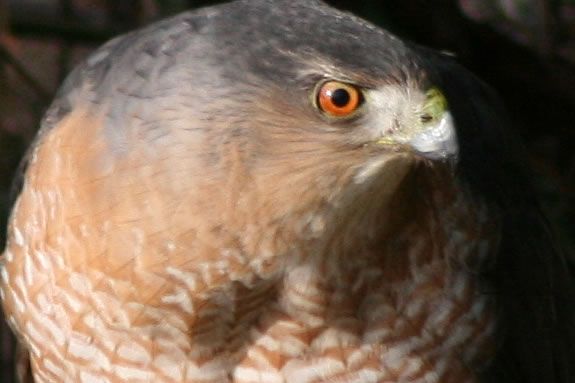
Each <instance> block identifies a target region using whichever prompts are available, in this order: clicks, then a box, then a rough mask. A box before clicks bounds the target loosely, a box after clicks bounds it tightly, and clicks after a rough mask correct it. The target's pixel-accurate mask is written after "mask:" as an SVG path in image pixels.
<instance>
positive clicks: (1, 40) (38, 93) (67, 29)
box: [0, 0, 575, 383]
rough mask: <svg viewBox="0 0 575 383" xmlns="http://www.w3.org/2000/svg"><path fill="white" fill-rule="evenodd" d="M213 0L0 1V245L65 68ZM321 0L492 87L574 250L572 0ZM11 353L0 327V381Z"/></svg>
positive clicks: (7, 378) (7, 377) (8, 370)
mask: <svg viewBox="0 0 575 383" xmlns="http://www.w3.org/2000/svg"><path fill="white" fill-rule="evenodd" d="M216 2H219V1H213V0H212V1H205V0H204V1H202V0H0V249H2V248H3V246H4V240H5V223H6V216H7V212H8V209H9V189H10V182H11V179H12V177H13V176H14V173H15V171H16V169H17V166H18V162H19V160H20V158H21V157H22V155H23V152H24V150H25V149H26V147H27V145H28V144H29V143H30V140H31V139H32V138H33V136H34V133H35V131H36V130H37V128H38V122H39V120H40V118H41V116H42V114H43V112H44V111H45V110H46V107H47V105H48V104H49V102H50V100H51V98H52V96H53V94H54V92H55V91H56V89H57V87H58V84H60V83H61V81H62V80H63V79H64V77H65V76H66V74H67V73H68V72H69V71H70V70H71V69H72V68H73V67H74V65H75V64H76V63H78V62H79V61H80V60H82V59H83V58H84V57H86V55H88V54H89V53H90V52H91V51H92V50H93V49H94V48H96V47H97V46H99V45H100V44H102V43H103V42H104V41H106V40H107V39H109V38H111V37H113V36H115V35H117V34H119V33H122V32H124V31H127V30H130V29H133V28H136V27H138V26H141V25H143V24H146V23H149V22H151V21H153V20H156V19H159V18H162V17H165V16H168V15H170V14H173V13H177V12H180V11H183V10H185V9H189V8H195V7H199V6H205V5H210V4H213V3H216ZM327 2H328V3H331V4H333V5H335V6H337V7H339V8H343V9H348V10H350V11H352V12H354V13H356V14H358V15H360V16H362V17H364V18H366V19H368V20H371V21H373V22H374V23H377V24H379V25H382V26H384V27H385V28H387V29H390V30H391V31H393V32H395V33H396V34H399V35H400V36H402V37H403V38H407V39H410V40H412V41H415V42H417V43H419V44H423V45H428V46H431V47H433V48H436V49H438V50H443V51H448V52H451V53H452V54H454V55H455V56H456V57H457V58H458V60H459V61H460V62H461V63H462V64H464V65H465V66H467V67H468V68H469V69H471V70H472V71H473V72H475V73H476V74H477V75H478V76H479V77H481V78H482V79H483V80H485V81H486V82H487V83H488V84H490V85H491V86H493V87H494V88H495V89H497V91H498V92H499V94H500V95H501V96H502V98H503V100H504V102H505V103H506V106H507V108H508V110H509V112H510V114H511V116H512V119H513V121H514V123H515V125H516V128H517V130H518V131H519V133H520V134H521V136H522V137H523V139H524V142H525V144H526V145H527V148H528V152H529V153H530V158H526V159H525V161H529V163H530V165H531V167H532V168H533V170H534V172H533V177H534V181H535V184H536V186H537V187H538V190H539V193H540V196H541V201H542V203H543V207H544V210H545V212H546V214H547V216H548V217H549V219H550V221H551V224H552V226H553V227H554V229H555V231H556V232H557V235H558V238H559V241H560V243H561V245H562V247H563V248H564V249H565V250H566V251H567V252H568V253H569V254H574V253H575V0H377V1H375V0H363V1H361V0H332V1H327ZM238 22H240V21H238ZM12 354H13V342H12V338H11V337H10V336H9V333H8V330H7V328H6V327H5V326H4V327H1V328H0V382H6V383H9V382H12V376H13V370H12Z"/></svg>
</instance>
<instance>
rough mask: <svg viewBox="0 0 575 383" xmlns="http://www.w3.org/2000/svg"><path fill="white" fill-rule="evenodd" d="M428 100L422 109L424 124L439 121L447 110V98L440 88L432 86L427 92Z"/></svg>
mask: <svg viewBox="0 0 575 383" xmlns="http://www.w3.org/2000/svg"><path fill="white" fill-rule="evenodd" d="M425 97H426V101H425V104H424V105H423V109H422V111H421V121H422V122H423V124H424V125H428V124H431V123H435V122H437V121H438V120H439V119H440V118H441V117H443V115H444V113H445V112H446V111H447V99H446V98H445V96H444V95H443V93H442V92H441V91H440V90H439V89H438V88H435V87H434V88H431V89H429V90H428V91H427V92H426V93H425Z"/></svg>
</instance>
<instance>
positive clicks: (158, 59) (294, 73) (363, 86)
mask: <svg viewBox="0 0 575 383" xmlns="http://www.w3.org/2000/svg"><path fill="white" fill-rule="evenodd" d="M418 52H419V51H418V48H415V47H411V46H410V45H408V44H406V43H404V42H403V41H401V40H399V39H398V38H396V37H394V36H393V35H391V34H389V33H388V32H386V31H384V30H382V29H379V28H377V27H375V26H373V25H371V24H369V23H367V22H365V21H363V20H361V19H359V18H356V17H355V16H353V15H350V14H347V13H343V12H340V11H337V10H335V9H333V8H330V7H328V6H326V5H325V4H323V3H322V2H319V1H303V0H296V1H269V0H244V1H236V2H233V3H229V4H227V5H224V6H218V7H214V8H205V9H203V10H201V11H199V12H194V13H188V14H183V15H180V16H177V17H176V18H175V19H172V20H171V21H168V22H166V23H164V24H162V23H160V24H157V25H153V26H151V27H150V28H148V29H144V30H143V31H141V32H137V33H136V34H133V35H129V36H127V37H126V38H124V40H116V41H113V42H111V43H110V44H109V45H108V46H106V47H104V48H103V50H102V52H100V53H96V54H95V55H94V56H93V57H92V58H91V59H89V60H88V62H87V64H86V67H85V68H84V70H85V71H88V72H91V73H92V78H96V79H98V78H100V79H101V81H100V82H95V87H94V89H93V92H94V93H95V94H96V95H98V97H100V98H103V99H106V100H108V101H109V102H107V103H106V106H105V109H104V112H105V116H106V117H105V119H106V124H105V126H106V128H105V129H106V133H105V134H106V137H107V138H108V142H109V149H110V150H111V151H112V152H113V153H114V156H115V157H116V158H118V159H119V160H120V161H124V160H126V159H127V161H128V162H130V161H132V162H133V163H141V162H142V161H144V162H145V163H147V164H148V165H147V166H145V167H142V171H144V170H145V171H146V172H147V173H146V174H153V178H149V177H148V176H142V174H140V173H137V172H136V173H135V172H134V165H126V166H124V167H123V168H125V169H127V172H124V173H122V172H121V171H118V170H117V171H116V175H117V176H118V177H119V178H121V180H120V181H119V182H120V183H126V184H129V185H143V186H142V187H139V188H138V191H137V193H138V195H142V193H144V194H145V193H148V192H149V191H150V190H154V193H157V194H158V196H157V197H154V201H165V203H163V205H162V207H161V209H159V210H161V211H163V212H164V213H163V214H164V215H165V219H164V218H158V217H155V218H154V219H156V220H158V219H159V220H160V221H162V220H165V221H166V222H167V224H169V225H170V226H171V227H179V225H180V224H181V225H182V227H188V228H189V230H188V231H189V232H199V231H201V232H205V233H208V234H206V235H204V238H206V237H207V238H212V239H213V241H214V243H215V242H217V241H220V240H221V238H224V237H226V238H229V240H228V242H229V243H231V242H239V243H242V248H243V249H244V251H245V252H246V253H248V254H251V253H258V252H261V253H268V254H271V253H274V254H278V253H281V252H282V251H287V250H286V249H288V248H289V247H290V243H293V242H294V241H299V240H300V239H301V238H302V237H305V238H309V239H310V240H311V241H315V240H317V239H318V238H319V239H326V238H327V239H328V238H331V237H334V235H328V233H332V234H333V233H341V229H342V227H356V228H358V229H359V230H360V231H361V232H362V233H371V234H369V235H371V236H372V237H377V236H380V235H381V232H382V230H384V229H385V227H386V226H387V225H386V222H390V221H391V218H390V217H391V216H392V215H394V214H395V216H396V218H397V216H398V215H399V216H406V214H403V213H401V214H400V213H399V212H400V211H402V210H401V209H400V208H399V205H402V206H403V205H405V203H406V202H405V201H403V202H401V201H397V200H394V198H396V196H397V195H398V193H397V190H399V189H400V188H402V187H405V186H403V185H404V184H405V180H406V179H408V178H409V177H407V176H408V175H410V174H412V173H413V171H414V169H418V168H421V166H423V167H427V168H433V167H435V166H436V165H439V167H443V166H444V165H445V167H449V166H450V164H452V163H454V162H455V160H456V159H457V155H458V144H457V139H456V132H455V127H454V122H453V119H452V117H451V113H450V108H449V105H448V101H447V99H446V96H445V95H444V93H443V91H442V89H441V87H440V86H439V85H438V84H436V81H435V74H434V73H433V71H432V70H430V69H429V68H430V67H431V65H428V64H427V63H426V60H425V58H424V57H422V56H423V55H422V54H421V53H418ZM111 53H114V54H115V55H116V56H115V60H114V61H113V62H110V60H106V57H107V56H108V55H110V54H111ZM105 71H108V74H107V75H101V76H100V75H99V73H100V72H105ZM119 73H122V76H120V75H118V74H119ZM106 155H107V154H106ZM130 158H131V160H130ZM143 159H144V160H143ZM108 162H109V161H108ZM93 163H100V162H99V161H90V164H93ZM130 163H131V162H130ZM90 166H93V165H90ZM138 166H139V165H138ZM116 168H118V167H116ZM134 177H135V179H134V180H133V181H129V180H130V179H131V178H134ZM411 178H413V177H411ZM149 184H154V185H156V186H150V185H149ZM116 185H117V184H116ZM116 187H117V186H116ZM129 187H131V186H129ZM134 193H136V192H134ZM401 194H403V195H411V194H409V193H401ZM158 203H159V202H158ZM156 211H158V210H156ZM374 212H375V213H376V214H373V213H374ZM155 214H156V216H157V213H155ZM373 217H375V218H373ZM365 219H368V220H370V221H369V223H367V224H366V223H365ZM396 226H397V225H396ZM222 232H226V233H227V235H222ZM214 233H215V234H214ZM296 237H297V238H296ZM269 242H273V244H269ZM263 243H268V245H263ZM279 243H281V244H282V245H279ZM272 247H273V249H274V250H273V251H272V250H265V249H266V248H267V249H269V248H272ZM280 247H281V248H280ZM262 249H264V250H262Z"/></svg>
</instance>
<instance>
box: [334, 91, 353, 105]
mask: <svg viewBox="0 0 575 383" xmlns="http://www.w3.org/2000/svg"><path fill="white" fill-rule="evenodd" d="M350 99H351V96H350V95H349V92H348V91H347V90H345V89H342V88H339V89H336V90H334V91H333V93H332V94H331V102H333V104H334V105H335V106H337V107H338V108H343V107H344V106H346V105H347V104H349V101H350Z"/></svg>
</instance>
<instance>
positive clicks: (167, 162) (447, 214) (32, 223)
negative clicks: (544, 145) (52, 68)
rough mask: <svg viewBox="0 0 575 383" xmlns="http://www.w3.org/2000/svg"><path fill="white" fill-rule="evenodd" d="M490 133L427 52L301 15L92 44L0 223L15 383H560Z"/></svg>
mask: <svg viewBox="0 0 575 383" xmlns="http://www.w3.org/2000/svg"><path fill="white" fill-rule="evenodd" d="M508 125H509V123H508V121H507V119H506V117H505V112H504V111H503V110H502V108H501V107H500V106H499V102H498V101H497V97H496V96H495V95H494V94H493V92H492V91H491V90H490V89H489V88H488V87H487V86H485V85H484V84H483V83H481V82H480V81H479V80H477V79H476V78H475V77H473V75H471V74H470V73H468V72H467V71H466V70H464V69H463V68H461V67H460V66H459V65H458V64H456V63H455V62H453V60H452V58H450V57H447V56H445V55H442V54H440V53H437V52H435V51H432V50H430V49H426V48H423V47H419V46H417V45H414V44H411V43H408V42H405V41H402V40H401V39H399V38H397V37H395V36H393V35H392V34H390V33H388V32H386V31H385V30H382V29H380V28H378V27H376V26H374V25H372V24H370V23H368V22H366V21H363V20H361V19H359V18H357V17H355V16H353V15H351V14H348V13H345V12H341V11H338V10H335V9H332V8H330V7H328V6H327V5H326V4H324V3H322V2H321V1H315V0H289V1H287V0H274V1H272V0H239V1H235V2H231V3H227V4H224V5H218V6H214V7H208V8H203V9H199V10H196V11H191V12H187V13H183V14H180V15H178V16H175V17H173V18H171V19H168V20H165V21H160V22H158V23H155V24H152V25H150V26H148V27H146V28H144V29H141V30H138V31H135V32H132V33H129V34H126V35H124V36H121V37H118V38H116V39H114V40H112V41H110V42H109V43H107V44H105V45H104V46H103V47H102V48H100V49H99V50H97V51H96V52H95V53H94V54H92V55H91V56H90V57H89V58H88V59H87V60H86V61H85V63H84V64H83V65H81V66H80V67H79V68H77V69H76V70H75V71H74V72H73V73H72V74H71V75H70V76H69V78H68V79H67V80H66V82H65V83H64V85H63V87H62V88H61V90H60V92H59V94H58V96H57V98H56V100H55V101H54V103H53V105H52V106H51V108H50V109H49V111H48V113H47V115H46V117H45V119H44V120H43V124H42V127H41V130H40V133H39V134H38V137H37V139H36V141H35V143H34V145H33V147H32V148H31V150H30V152H29V155H28V156H27V161H26V166H25V168H26V169H25V171H24V174H23V176H22V184H21V187H20V190H19V193H18V196H17V199H16V201H15V204H14V206H13V209H12V213H11V218H10V223H9V229H8V244H7V246H6V249H5V251H4V253H3V257H2V262H3V266H2V272H1V276H2V278H1V279H2V285H1V290H2V295H3V304H4V309H5V312H6V317H7V320H8V321H9V323H10V325H11V327H12V329H13V330H14V332H15V333H16V334H17V336H18V339H19V341H20V342H21V344H22V347H23V348H24V349H25V350H26V351H27V353H28V355H29V359H30V364H31V368H32V373H33V376H34V379H35V381H36V382H81V383H96V382H101V383H105V382H109V383H114V382H190V383H226V382H229V383H232V382H233V383H284V382H285V383H312V382H314V383H317V382H325V383H327V382H340V383H376V382H380V383H383V382H413V383H415V382H425V383H432V382H441V383H449V382H454V383H455V382H457V383H462V382H470V383H471V382H522V383H529V382H538V383H540V382H546V383H558V382H561V383H572V382H574V381H575V380H574V377H575V346H574V339H575V337H574V327H575V321H574V319H575V318H574V315H573V312H574V310H575V294H574V280H573V274H572V273H571V271H572V270H571V271H570V269H569V266H568V264H567V263H566V261H565V259H564V258H563V256H562V255H561V253H560V251H558V249H556V247H555V246H554V244H553V238H552V235H551V234H550V232H549V230H548V227H547V224H546V222H545V220H544V218H543V217H542V215H541V213H540V211H539V208H538V206H537V201H536V198H535V196H534V192H533V190H532V187H531V186H530V184H529V180H528V177H527V172H526V170H525V169H524V168H525V162H526V157H525V156H524V154H523V153H522V149H521V147H520V145H518V144H517V140H516V138H515V136H514V135H513V134H512V133H510V131H509V129H508Z"/></svg>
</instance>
